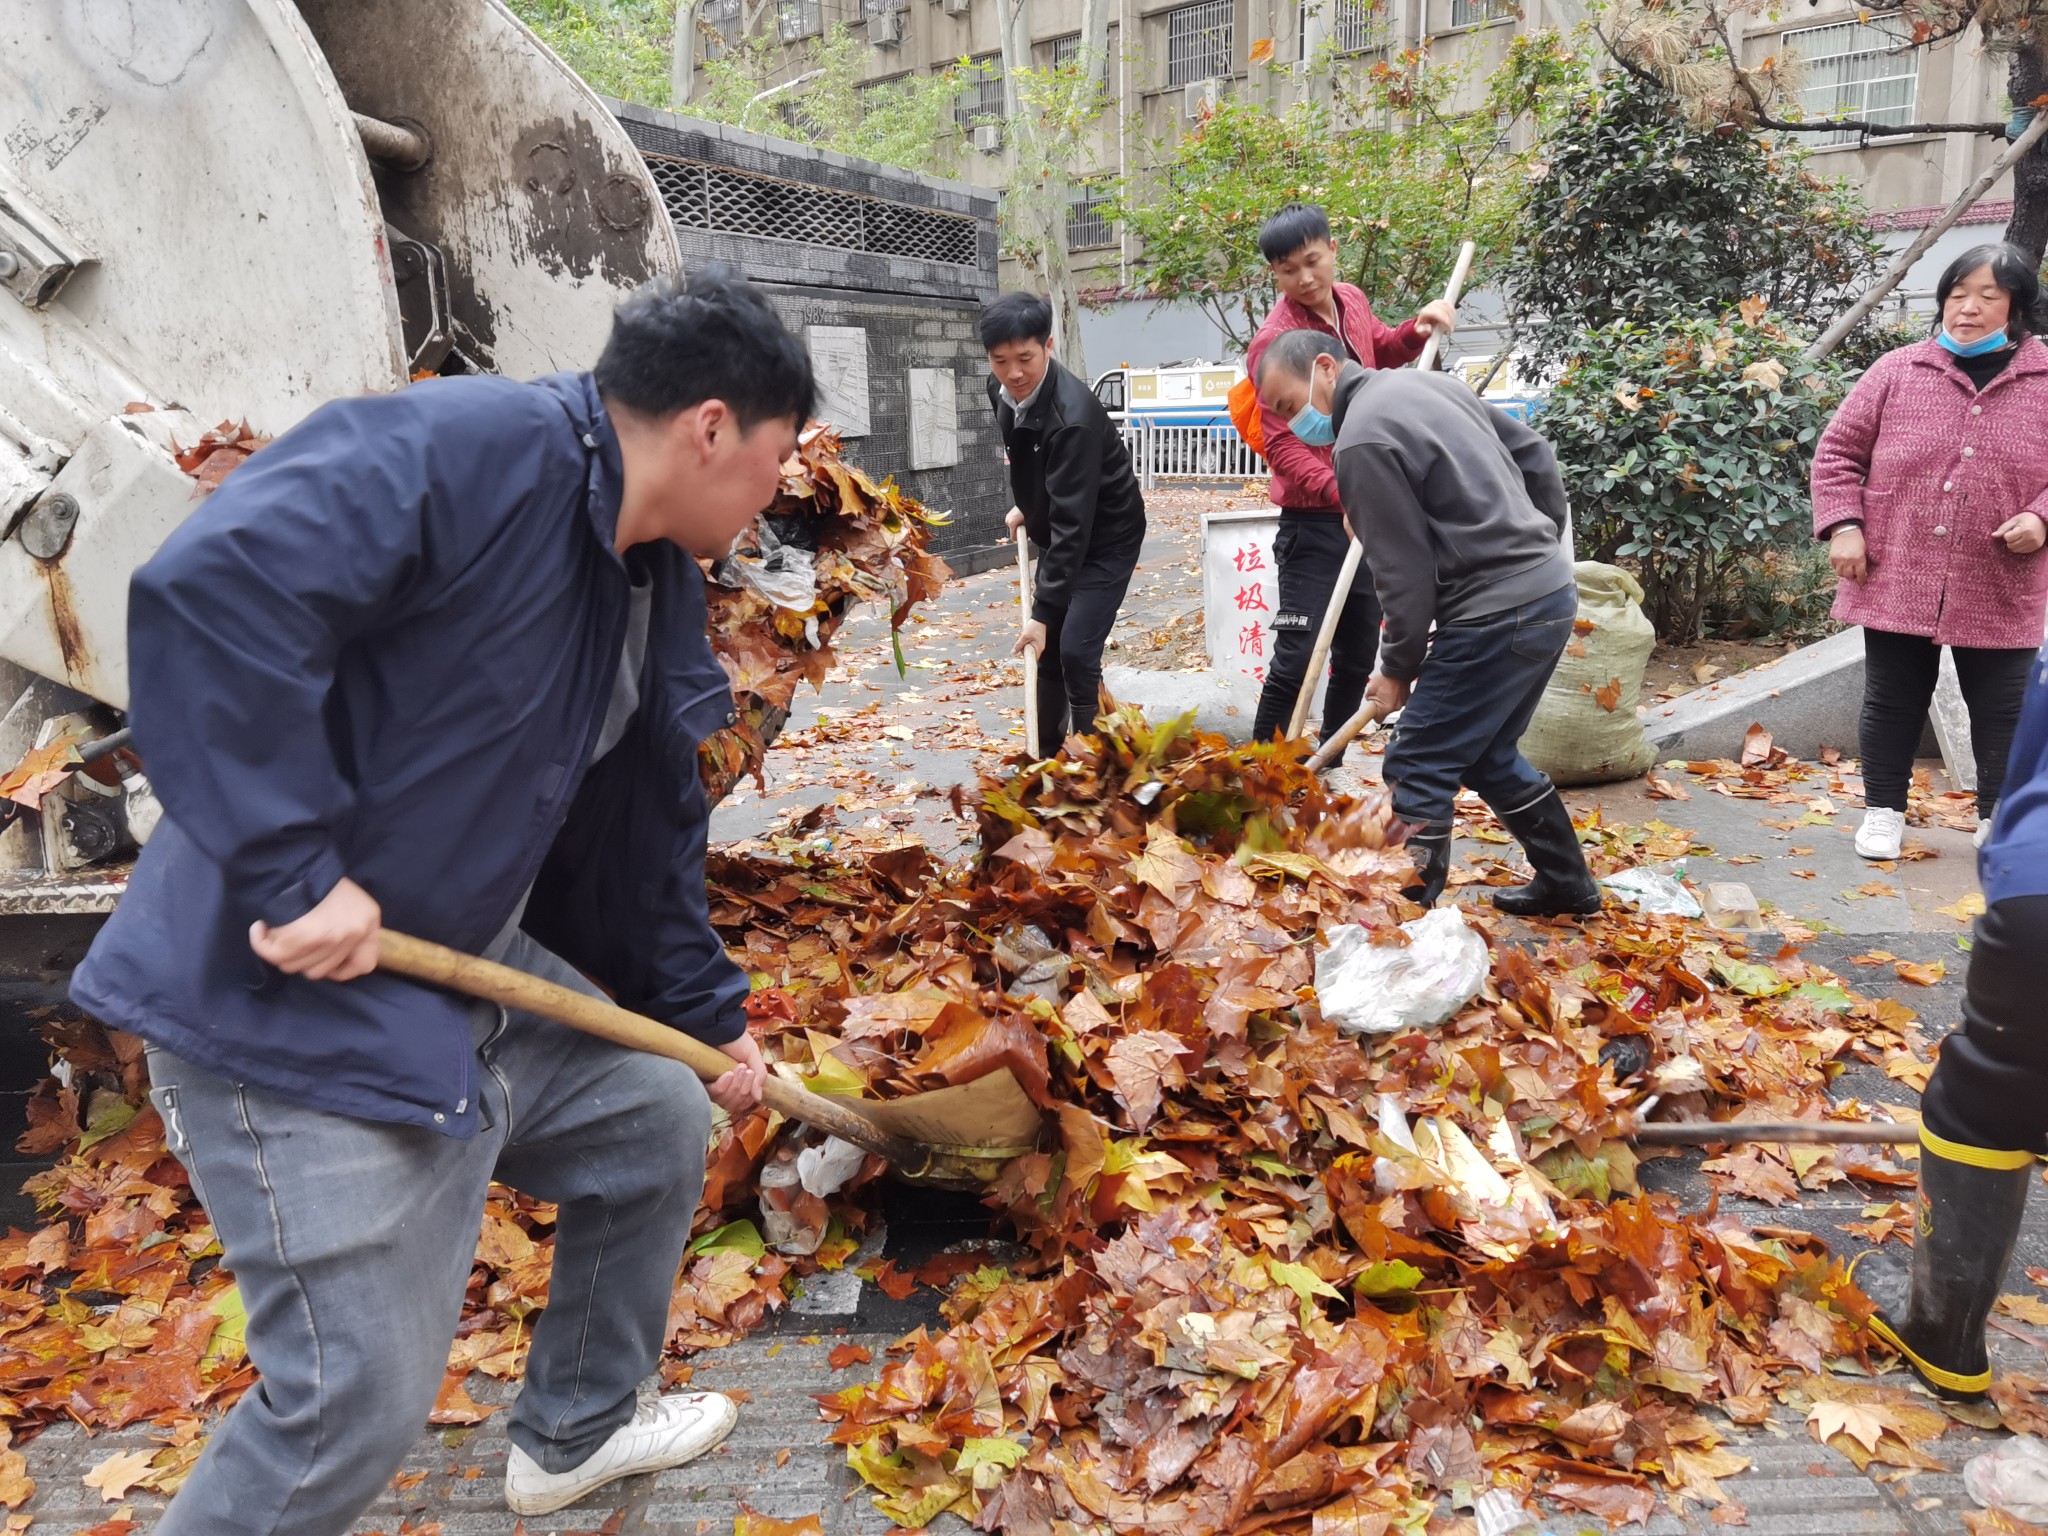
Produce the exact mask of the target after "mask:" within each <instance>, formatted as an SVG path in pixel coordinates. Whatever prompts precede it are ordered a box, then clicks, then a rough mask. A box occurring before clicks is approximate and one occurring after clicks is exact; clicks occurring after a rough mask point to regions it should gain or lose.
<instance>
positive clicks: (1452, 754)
mask: <svg viewBox="0 0 2048 1536" xmlns="http://www.w3.org/2000/svg"><path fill="white" fill-rule="evenodd" d="M1578 611H1579V595H1578V590H1577V588H1575V587H1561V588H1559V589H1558V590H1557V591H1555V592H1553V593H1551V595H1550V596H1548V597H1543V598H1538V599H1537V600H1536V601H1535V602H1533V603H1524V604H1523V605H1522V606H1521V607H1519V608H1513V609H1510V610H1508V611H1507V612H1505V613H1494V614H1488V615H1487V616H1486V617H1485V618H1483V619H1477V620H1475V621H1473V622H1472V623H1469V624H1446V625H1444V626H1443V627H1442V628H1440V629H1439V630H1437V632H1436V634H1435V635H1434V636H1433V637H1432V638H1431V640H1430V644H1429V654H1428V656H1426V657H1425V658H1424V659H1423V663H1422V675H1421V676H1420V677H1419V678H1417V679H1416V680H1415V693H1414V695H1413V697H1411V698H1410V699H1409V700H1408V704H1407V707H1406V708H1404V709H1403V710H1402V711H1401V723H1400V726H1399V728H1398V729H1397V730H1396V732H1395V735H1394V741H1393V744H1392V745H1391V746H1389V747H1388V748H1387V756H1386V762H1385V766H1384V770H1383V771H1384V774H1385V777H1386V781H1387V783H1389V784H1390V785H1392V786H1393V790H1394V814H1395V815H1396V816H1399V817H1400V818H1401V819H1402V820H1403V821H1405V822H1407V823H1409V824H1410V825H1411V826H1417V827H1447V826H1449V825H1450V821H1451V810H1452V807H1453V805H1454V803H1455V802H1456V800H1457V798H1458V786H1459V785H1461V784H1462V785H1464V786H1465V787H1466V788H1468V789H1471V790H1473V791H1475V792H1476V793H1477V794H1478V795H1479V798H1480V799H1482V800H1484V801H1485V802H1486V803H1487V804H1488V805H1489V806H1491V807H1493V809H1494V810H1495V811H1497V812H1509V813H1512V812H1515V811H1519V810H1521V809H1522V808H1523V807H1524V806H1527V805H1530V804H1533V803H1534V802H1535V801H1537V800H1540V799H1542V798H1543V797H1544V796H1545V795H1546V794H1548V793H1550V780H1548V779H1547V778H1545V777H1544V776H1543V775H1542V774H1541V773H1538V772H1537V771H1536V769H1534V768H1533V767H1531V766H1530V764H1529V760H1528V759H1527V758H1525V757H1523V756H1522V751H1521V745H1520V743H1521V740H1522V733H1523V732H1524V731H1526V730H1528V729H1529V718H1530V716H1532V715H1534V714H1535V713H1536V704H1537V701H1538V700H1539V699H1541V698H1542V697H1543V686H1544V684H1546V683H1548V682H1549V681H1550V674H1551V672H1552V671H1554V670H1555V669H1556V667H1557V659H1558V657H1560V656H1562V655H1563V654H1564V648H1565V646H1566V644H1567V643H1568V642H1569V641H1570V640H1571V637H1572V620H1573V619H1574V618H1576V617H1577V616H1578Z"/></svg>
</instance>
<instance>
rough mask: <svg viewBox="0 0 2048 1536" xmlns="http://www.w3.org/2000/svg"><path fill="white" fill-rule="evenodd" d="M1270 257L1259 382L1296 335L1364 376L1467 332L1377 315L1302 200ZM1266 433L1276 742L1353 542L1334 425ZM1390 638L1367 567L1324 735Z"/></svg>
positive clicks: (1355, 589)
mask: <svg viewBox="0 0 2048 1536" xmlns="http://www.w3.org/2000/svg"><path fill="white" fill-rule="evenodd" d="M1259 253H1260V254H1261V255H1262V256H1264V257H1265V258H1266V262H1267V265H1268V266H1269V267H1270V269H1271V270H1272V274H1273V284H1274V287H1275V288H1277V289H1278V290H1279V298H1278V300H1277V301H1276V302H1275V303H1274V305H1273V308H1272V310H1271V312H1270V313H1268V314H1267V316H1266V318H1265V321H1264V323H1262V324H1261V325H1260V326H1259V333H1258V335H1256V336H1255V337H1253V338H1252V344H1251V347H1250V348H1249V350H1248V351H1247V352H1246V354H1245V368H1246V370H1247V372H1249V373H1250V375H1251V376H1252V378H1253V379H1254V380H1256V379H1257V377H1258V371H1259V360H1260V359H1261V358H1262V357H1264V356H1265V352H1266V348H1268V347H1269V346H1271V345H1272V344H1273V342H1274V341H1275V340H1276V339H1277V338H1279V337H1281V336H1284V335H1286V334H1288V333H1289V332H1291V331H1312V332H1315V333H1316V334H1318V335H1322V336H1327V337H1329V338H1330V339H1331V340H1332V341H1334V342H1336V343H1337V345H1338V346H1339V347H1340V348H1341V349H1342V355H1343V356H1345V357H1347V358H1349V359H1350V360H1351V361H1352V362H1354V363H1357V364H1359V365H1360V366H1362V367H1366V368H1399V367H1400V366H1401V365H1402V364H1404V363H1409V362H1413V361H1414V360H1415V359H1416V358H1417V357H1419V356H1420V355H1421V354H1422V349H1423V347H1424V345H1425V344H1426V343H1427V342H1428V340H1429V337H1430V335H1431V334H1432V333H1433V332H1435V331H1439V330H1441V331H1443V332H1444V333H1445V334H1446V335H1448V334H1449V333H1450V331H1451V330H1452V328H1453V327H1454V326H1455V325H1456V323H1457V316H1456V312H1455V311H1454V310H1453V309H1452V308H1451V306H1450V305H1449V304H1448V303H1446V302H1445V301H1444V300H1442V299H1438V300H1436V301H1435V302H1433V303H1431V304H1429V305H1427V306H1425V307H1424V308H1423V310H1422V311H1421V313H1419V314H1418V315H1416V317H1415V318H1414V319H1413V320H1410V321H1407V322H1406V323H1404V324H1402V325H1388V324H1387V323H1386V322H1385V321H1384V320H1382V319H1380V318H1379V316H1377V315H1375V314H1374V313H1373V311H1372V305H1371V304H1370V303H1368V302H1367V301H1366V297H1365V295H1364V294H1363V293H1362V292H1360V291H1359V289H1357V288H1356V287H1354V286H1353V285H1352V284H1350V283H1345V282H1339V281H1338V280H1337V254H1338V253H1337V244H1336V241H1335V240H1334V239H1333V238H1332V234H1331V230H1330V220H1329V216H1328V215H1327V214H1325V213H1324V212H1323V210H1322V209H1320V208H1317V207H1313V206H1311V205H1308V204H1304V203H1292V204H1289V205H1288V206H1287V207H1285V208H1283V209H1281V210H1280V211H1279V212H1278V213H1276V214H1274V215H1273V217H1272V218H1270V219H1268V220H1267V221H1266V223H1265V226H1264V227H1263V228H1262V229H1260V231H1259ZM1259 426H1260V431H1261V435H1262V436H1263V438H1264V442H1265V446H1264V448H1263V450H1262V451H1263V452H1264V454H1265V456H1266V462H1267V463H1268V464H1269V465H1271V466H1272V470H1273V483H1272V486H1271V489H1270V493H1269V494H1271V496H1272V498H1273V500H1274V502H1275V503H1276V504H1277V505H1278V506H1279V508H1280V532H1279V534H1278V536H1277V537H1276V538H1275V539H1274V541H1273V563H1274V565H1275V566H1276V567H1277V574H1278V577H1279V582H1278V594H1277V598H1276V603H1277V607H1276V610H1275V612H1274V615H1273V624H1272V630H1273V653H1272V656H1271V657H1270V658H1269V661H1268V669H1267V672H1266V685H1265V687H1264V689H1263V690H1261V692H1260V694H1259V711H1258V714H1257V716H1256V717H1255V719H1254V722H1253V725H1252V738H1253V740H1255V741H1271V740H1272V739H1273V735H1274V733H1275V732H1276V731H1280V730H1284V729H1285V728H1286V726H1287V724H1288V722H1289V720H1290V718H1291V717H1292V715H1293V713H1294V701H1295V700H1296V699H1297V698H1298V697H1299V696H1300V694H1301V683H1302V679H1303V678H1304V677H1306V676H1307V675H1308V664H1309V660H1310V657H1311V653H1312V652H1313V651H1314V650H1315V638H1316V632H1317V630H1318V629H1320V628H1321V627H1322V623H1323V615H1324V613H1325V611H1326V610H1327V609H1328V608H1329V606H1330V599H1331V597H1332V595H1333V594H1334V593H1335V591H1336V588H1337V572H1338V570H1339V569H1340V568H1341V567H1342V566H1343V564H1344V556H1345V552H1346V550H1347V548H1348V547H1349V545H1350V542H1351V540H1350V535H1349V534H1348V533H1347V532H1346V531H1345V527H1344V514H1343V509H1342V508H1341V506H1340V505H1339V502H1338V495H1337V477H1336V475H1335V474H1334V473H1333V472H1332V470H1331V468H1330V445H1331V443H1332V442H1333V441H1334V440H1335V435H1334V432H1333V430H1332V427H1331V424H1330V420H1329V417H1328V416H1327V415H1325V414H1324V413H1322V412H1320V411H1317V410H1315V409H1313V408H1312V407H1308V408H1304V409H1303V410H1301V411H1299V412H1296V413H1294V414H1292V415H1281V414H1277V413H1275V412H1273V411H1270V410H1262V411H1261V414H1260V418H1259ZM1367 553H1368V554H1370V550H1369V549H1368V551H1367ZM1368 563H1370V562H1368ZM1379 639H1380V609H1379V603H1378V602H1377V600H1375V598H1374V597H1373V584H1372V578H1371V574H1370V572H1369V571H1367V570H1366V569H1365V567H1363V566H1361V567H1360V569H1359V571H1358V575H1357V579H1356V580H1355V581H1353V582H1352V585H1351V592H1350V595H1349V597H1348V598H1347V599H1346V601H1345V604H1344V610H1343V613H1342V614H1341V616H1340V617H1339V618H1338V621H1337V628H1336V631H1335V633H1334V634H1333V635H1332V636H1331V640H1330V686H1329V690H1328V692H1327V693H1326V694H1325V695H1324V697H1323V729H1324V731H1325V733H1327V732H1329V731H1331V730H1334V729H1335V728H1336V727H1337V726H1338V725H1340V724H1341V723H1342V722H1344V721H1345V720H1348V719H1350V718H1351V716H1352V715H1353V714H1354V713H1356V712H1357V709H1358V701H1359V698H1360V696H1361V695H1362V694H1363V692H1364V689H1365V680H1366V678H1367V677H1368V676H1369V675H1370V674H1371V672H1372V658H1373V652H1374V651H1375V649H1377V647H1378V645H1379Z"/></svg>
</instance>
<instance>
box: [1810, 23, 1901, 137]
mask: <svg viewBox="0 0 2048 1536" xmlns="http://www.w3.org/2000/svg"><path fill="white" fill-rule="evenodd" d="M1783 42H1784V46H1785V47H1786V48H1788V49H1790V50H1791V51H1792V52H1794V53H1796V54H1798V55H1799V57H1800V60H1801V61H1802V62H1803V64H1804V65H1805V72H1806V85H1805V86H1804V88H1803V89H1801V91H1800V92H1799V105H1800V108H1801V109H1802V111H1803V112H1804V113H1805V116H1806V120H1807V121H1808V122H1818V121H1822V120H1824V119H1827V118H1830V117H1853V118H1860V119H1862V120H1863V121H1865V122H1872V123H1910V122H1911V121H1912V120H1913V101H1914V97H1915V96H1916V95H1917V94H1918V91H1919V85H1920V56H1919V54H1918V53H1916V52H1915V51H1914V50H1912V49H1911V48H1907V47H1903V46H1902V45H1901V43H1900V40H1899V39H1898V38H1896V37H1894V36H1892V34H1891V33H1889V32H1887V31H1885V30H1883V29H1882V28H1881V27H1874V26H1871V25H1869V24H1867V23H1865V22H1860V21H1843V22H1836V23H1835V24H1834V25H1832V26H1826V27H1804V28H1801V29H1800V30H1799V31H1797V32H1787V33H1786V34H1785V36H1784V39H1783ZM1858 138H1859V135H1858V134H1857V132H1856V131H1855V130H1854V129H1853V128H1852V129H1845V130H1843V131H1842V132H1840V133H1830V134H1825V135H1819V134H1817V135H1815V136H1814V138H1813V139H1812V140H1810V142H1811V143H1812V144H1813V145H1814V147H1816V148H1824V147H1826V146H1827V145H1830V144H1854V143H1856V142H1857V141H1858Z"/></svg>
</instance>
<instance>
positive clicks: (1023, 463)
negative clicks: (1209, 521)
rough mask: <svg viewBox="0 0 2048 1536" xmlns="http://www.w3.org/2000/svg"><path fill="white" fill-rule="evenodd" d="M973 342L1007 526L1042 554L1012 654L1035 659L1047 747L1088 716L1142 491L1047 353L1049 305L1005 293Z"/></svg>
mask: <svg viewBox="0 0 2048 1536" xmlns="http://www.w3.org/2000/svg"><path fill="white" fill-rule="evenodd" d="M981 344H982V346H983V347H984V348H985V349H986V350H987V352H988V366H989V370H990V372H991V373H992V374H993V375H994V376H993V377H992V378H991V379H990V380H989V381H988V398H989V403H990V404H991V405H992V406H994V407H995V413H996V425H997V427H998V428H999V429H1000V430H1001V431H1002V434H1003V448H1004V450H1005V451H1006V452H1007V453H1008V454H1009V458H1010V494H1011V495H1012V496H1014V497H1015V498H1016V500H1017V505H1016V506H1014V507H1012V508H1011V509H1010V516H1009V521H1008V525H1007V526H1008V527H1009V530H1010V533H1011V535H1012V536H1013V537H1014V536H1015V534H1016V532H1017V530H1018V528H1020V527H1022V528H1024V529H1025V530H1026V531H1027V532H1029V533H1030V535H1031V542H1032V543H1034V544H1036V545H1037V546H1038V548H1039V550H1040V551H1041V553H1040V555H1039V559H1038V581H1037V584H1036V590H1035V591H1034V592H1033V594H1032V602H1031V618H1030V621H1029V622H1028V623H1026V624H1025V626H1024V633H1023V634H1022V635H1021V636H1020V637H1019V638H1018V641H1017V644H1016V647H1015V649H1014V650H1013V651H1012V652H1011V654H1012V655H1018V656H1021V655H1023V654H1024V653H1025V652H1026V651H1029V652H1031V653H1032V654H1033V655H1035V656H1036V657H1037V658H1038V741H1039V747H1040V749H1041V750H1042V751H1045V752H1049V753H1050V752H1057V751H1058V750H1059V748H1060V743H1061V742H1063V741H1065V740H1066V738H1067V733H1068V732H1069V731H1085V730H1087V729H1088V728H1089V727H1090V726H1091V725H1093V724H1094V723H1095V711H1096V700H1097V697H1098V695H1099V694H1100V693H1101V690H1102V647H1103V643H1104V642H1105V641H1106V640H1108V639H1109V631H1110V629H1111V627H1112V626H1113V625H1114V624H1115V623H1116V612H1117V609H1118V608H1119V607H1121V606H1122V605H1123V600H1124V592H1125V589H1127V588H1128V587H1129V586H1130V584H1131V572H1132V571H1133V570H1134V569H1135V568H1136V567H1137V564H1138V549H1139V546H1141V545H1142V544H1143V543H1144V542H1145V498H1144V497H1143V496H1142V495H1140V494H1139V492H1138V477H1137V475H1136V474H1135V473H1134V472H1133V470H1132V468H1131V455H1130V450H1129V449H1127V448H1126V447H1125V446H1124V440H1123V436H1122V434H1121V433H1119V432H1118V431H1117V429H1116V423H1114V422H1112V421H1111V420H1110V419H1109V412H1108V411H1106V410H1104V409H1103V407H1102V402H1101V401H1100V400H1098V399H1096V398H1095V393H1094V391H1093V390H1091V389H1089V387H1088V381H1087V380H1086V379H1078V378H1076V377H1074V375H1073V374H1071V373H1069V372H1067V370H1066V369H1064V368H1062V367H1061V366H1060V365H1059V364H1058V363H1057V362H1056V361H1054V359H1053V355H1052V306H1051V305H1050V304H1048V303H1046V301H1045V300H1044V299H1041V298H1039V297H1038V296H1037V295H1036V294H1030V293H1007V294H1004V295H1003V297H1001V298H1000V299H997V300H996V301H995V303H993V304H991V305H989V307H988V308H987V309H985V310H983V311H982V313H981Z"/></svg>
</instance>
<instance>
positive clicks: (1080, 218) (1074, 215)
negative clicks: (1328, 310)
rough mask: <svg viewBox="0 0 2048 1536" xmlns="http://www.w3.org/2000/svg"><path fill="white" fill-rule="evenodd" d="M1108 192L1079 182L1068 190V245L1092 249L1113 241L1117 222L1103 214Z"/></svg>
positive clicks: (1114, 241)
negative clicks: (1110, 220)
mask: <svg viewBox="0 0 2048 1536" xmlns="http://www.w3.org/2000/svg"><path fill="white" fill-rule="evenodd" d="M1108 202H1109V193H1108V192H1107V191H1106V190H1105V189H1103V188H1101V187H1092V186H1079V187H1075V188H1073V189H1072V190H1071V191H1070V192H1068V193H1067V249H1068V250H1070V251H1086V250H1093V249H1095V248H1097V247H1100V246H1105V245H1115V244H1116V226H1115V225H1114V224H1112V223H1110V222H1109V220H1108V219H1107V218H1105V217H1104V216H1103V212H1102V210H1103V207H1104V206H1105V205H1106V204H1107V203H1108Z"/></svg>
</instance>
